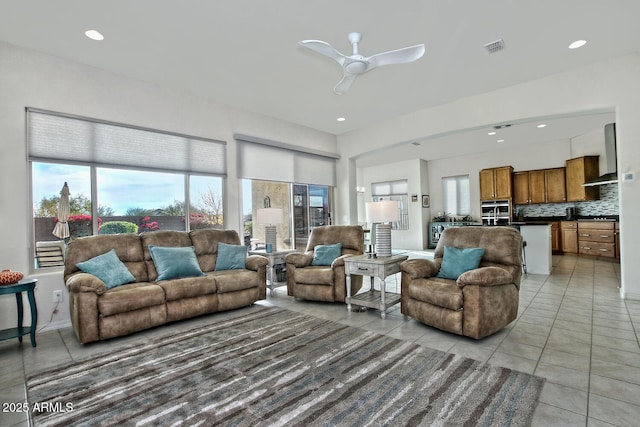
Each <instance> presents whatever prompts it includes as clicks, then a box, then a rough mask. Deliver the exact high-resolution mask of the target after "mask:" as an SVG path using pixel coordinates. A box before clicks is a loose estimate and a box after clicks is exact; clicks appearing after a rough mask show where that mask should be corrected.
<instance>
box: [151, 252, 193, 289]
mask: <svg viewBox="0 0 640 427" xmlns="http://www.w3.org/2000/svg"><path fill="white" fill-rule="evenodd" d="M149 252H150V253H151V258H152V259H153V265H154V266H155V268H156V271H157V272H158V277H157V278H156V281H157V282H159V281H161V280H169V279H179V278H181V277H198V276H204V273H203V272H202V270H200V266H199V265H198V259H197V258H196V252H195V249H194V248H193V246H185V247H165V246H154V245H149Z"/></svg>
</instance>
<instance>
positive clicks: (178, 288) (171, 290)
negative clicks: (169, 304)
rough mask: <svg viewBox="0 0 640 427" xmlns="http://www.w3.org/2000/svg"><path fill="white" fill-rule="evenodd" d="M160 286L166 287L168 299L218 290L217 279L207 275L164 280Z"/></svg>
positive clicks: (188, 296) (191, 296)
mask: <svg viewBox="0 0 640 427" xmlns="http://www.w3.org/2000/svg"><path fill="white" fill-rule="evenodd" d="M158 286H160V287H161V288H162V289H164V294H165V299H166V300H167V301H176V300H179V299H183V298H193V297H199V296H201V295H208V294H215V293H216V291H217V290H218V287H217V285H216V281H215V279H214V278H213V277H210V276H207V275H205V276H204V277H203V276H198V277H183V278H180V279H171V280H164V281H162V282H159V283H158Z"/></svg>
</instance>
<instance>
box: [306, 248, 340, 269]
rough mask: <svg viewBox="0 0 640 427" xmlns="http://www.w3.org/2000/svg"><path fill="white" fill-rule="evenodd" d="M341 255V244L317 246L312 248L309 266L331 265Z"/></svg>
mask: <svg viewBox="0 0 640 427" xmlns="http://www.w3.org/2000/svg"><path fill="white" fill-rule="evenodd" d="M340 255H342V243H336V244H333V245H317V246H316V247H315V248H313V261H311V265H331V263H332V262H333V260H334V259H336V258H338V257H339V256H340Z"/></svg>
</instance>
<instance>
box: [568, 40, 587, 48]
mask: <svg viewBox="0 0 640 427" xmlns="http://www.w3.org/2000/svg"><path fill="white" fill-rule="evenodd" d="M585 44H587V41H586V40H576V41H574V42H573V43H571V44H570V45H569V49H577V48H579V47H582V46H584V45H585Z"/></svg>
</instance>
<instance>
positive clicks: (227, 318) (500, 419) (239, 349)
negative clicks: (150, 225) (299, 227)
mask: <svg viewBox="0 0 640 427" xmlns="http://www.w3.org/2000/svg"><path fill="white" fill-rule="evenodd" d="M210 320H211V322H210V324H208V325H207V326H202V327H197V328H195V329H193V330H190V331H187V332H180V333H171V334H168V335H166V336H162V337H159V338H153V339H151V340H149V341H146V342H144V343H141V344H138V345H130V346H128V347H125V348H121V349H117V350H115V351H114V352H113V353H112V354H103V355H99V356H94V357H91V358H88V359H86V360H83V361H79V362H74V363H71V364H67V365H64V366H62V367H57V368H55V369H51V370H48V371H46V372H42V373H38V374H35V375H32V376H31V377H29V379H28V380H27V393H28V398H29V402H30V405H31V407H32V408H34V407H35V409H40V411H38V410H36V411H34V412H33V414H32V417H33V423H34V425H36V426H49V425H61V426H69V425H87V426H89V425H91V426H95V425H132V426H134V425H135V426H148V425H152V426H153V425H162V426H168V425H188V426H194V425H202V426H212V425H224V426H228V425H234V426H254V425H255V426H296V425H297V426H316V425H317V426H349V425H352V426H367V425H372V426H398V425H410V426H417V425H443V426H444V425H451V426H464V425H468V426H476V425H485V426H493V425H513V426H520V425H522V426H524V425H527V424H528V423H529V422H530V419H531V415H532V413H533V410H534V408H535V405H536V402H537V399H538V396H539V393H540V390H541V388H542V385H543V380H542V379H540V378H538V377H534V376H531V375H528V374H525V373H521V372H516V371H512V370H509V369H505V368H495V367H490V366H487V365H483V364H481V363H480V362H477V361H473V360H470V359H466V358H463V357H460V356H456V355H452V354H447V353H443V352H440V351H436V350H430V349H425V348H424V347H420V346H418V345H416V344H412V343H409V342H406V341H401V340H397V339H393V338H390V337H387V336H383V335H379V334H376V333H373V332H368V331H365V330H363V329H359V328H355V327H350V326H345V325H342V324H339V323H335V322H331V321H327V320H322V319H318V318H315V317H311V316H307V315H304V314H300V313H296V312H292V311H289V310H285V309H281V308H273V307H262V306H253V307H252V308H251V309H246V310H237V311H233V312H227V313H219V314H218V315H213V316H211V317H210ZM140 336H141V338H142V337H144V333H141V334H140ZM36 403H37V404H38V405H35V404H36ZM36 406H37V407H36Z"/></svg>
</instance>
